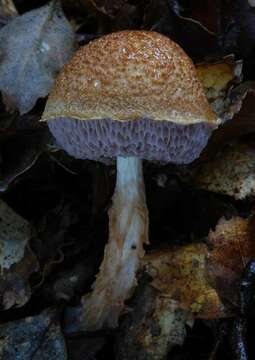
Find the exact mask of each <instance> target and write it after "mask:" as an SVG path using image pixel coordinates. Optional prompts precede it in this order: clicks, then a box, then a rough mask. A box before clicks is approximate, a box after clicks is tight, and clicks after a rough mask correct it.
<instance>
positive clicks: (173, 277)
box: [143, 244, 230, 319]
mask: <svg viewBox="0 0 255 360" xmlns="http://www.w3.org/2000/svg"><path fill="white" fill-rule="evenodd" d="M207 254H208V249H207V246H206V245H205V244H191V245H186V246H182V247H177V248H175V249H172V250H171V249H170V250H165V251H155V252H152V253H151V254H147V255H146V256H145V258H144V260H143V264H144V266H145V269H146V272H147V273H148V274H149V275H150V276H151V277H152V278H153V280H152V286H153V287H155V288H156V289H158V290H159V291H160V292H161V294H162V295H163V296H165V297H168V298H169V299H171V300H174V301H176V302H177V303H178V306H179V308H180V309H185V310H189V311H190V312H192V313H194V314H195V315H196V317H199V318H205V319H215V318H219V317H226V316H229V314H230V313H229V311H228V310H227V309H226V308H225V307H224V305H223V303H222V302H221V300H220V298H219V296H218V294H217V292H216V290H215V289H214V288H213V287H212V286H211V285H210V283H209V282H208V280H207V272H206V258H207Z"/></svg>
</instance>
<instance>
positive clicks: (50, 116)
mask: <svg viewBox="0 0 255 360" xmlns="http://www.w3.org/2000/svg"><path fill="white" fill-rule="evenodd" d="M42 119H43V120H47V121H48V126H49V129H50V131H51V132H52V133H53V135H54V136H55V138H56V140H57V142H58V143H59V144H60V146H61V147H62V148H63V149H65V150H66V151H67V152H68V153H69V154H71V155H72V156H74V157H75V158H79V159H91V160H96V161H102V162H105V163H109V162H113V161H114V160H115V159H116V166H117V176H116V177H117V178H116V187H115V191H114V195H113V197H112V206H111V209H110V210H109V241H108V244H107V245H106V247H105V252H104V259H103V262H102V264H101V267H100V271H99V274H98V275H97V278H96V280H95V282H94V284H93V291H92V292H91V293H89V294H87V295H85V296H84V297H83V300H82V301H83V309H84V310H83V321H84V328H85V329H86V330H95V329H99V328H102V327H115V326H117V324H118V317H119V315H120V314H121V312H122V311H123V308H124V301H125V300H126V299H127V298H129V297H130V296H131V294H132V291H133V289H134V287H135V285H136V272H137V270H138V267H139V262H140V259H141V258H142V256H143V255H144V250H143V244H144V243H148V210H147V207H146V199H145V190H144V180H143V171H142V160H143V159H146V160H151V161H157V162H161V163H166V162H171V163H175V164H182V163H186V164H187V163H190V162H192V161H193V160H194V159H196V158H197V157H198V156H199V154H200V152H201V151H202V149H203V148H204V147H205V145H206V143H207V140H208V138H209V137H210V134H211V132H212V131H213V130H214V129H215V128H216V127H217V126H218V124H219V120H218V119H217V117H216V115H215V114H214V112H213V111H212V109H211V107H210V105H209V104H208V102H207V99H206V97H205V94H204V91H203V87H202V85H201V83H200V82H199V80H198V78H197V76H196V70H195V67H194V65H193V63H192V61H191V60H190V59H189V57H188V56H187V55H186V54H185V52H184V51H183V50H182V49H181V48H180V47H179V46H178V45H177V44H176V43H174V42H173V41H171V40H170V39H169V38H167V37H165V36H163V35H161V34H158V33H156V32H151V31H139V30H137V31H133V30H132V31H121V32H116V33H112V34H108V35H105V36H102V37H101V38H99V39H96V40H94V41H91V42H90V43H89V44H88V45H85V46H84V47H82V48H81V49H80V50H79V51H78V52H77V53H76V54H75V55H74V57H73V58H72V59H71V61H70V62H69V63H68V64H67V65H65V67H64V69H63V71H62V72H61V73H60V74H59V76H58V77H57V80H56V82H55V86H54V88H53V90H52V92H51V94H50V96H49V99H48V101H47V104H46V108H45V111H44V113H43V116H42Z"/></svg>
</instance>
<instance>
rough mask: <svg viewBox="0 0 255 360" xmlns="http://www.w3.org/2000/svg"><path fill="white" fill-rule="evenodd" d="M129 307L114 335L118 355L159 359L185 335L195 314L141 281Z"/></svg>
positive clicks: (122, 359) (123, 359)
mask: <svg viewBox="0 0 255 360" xmlns="http://www.w3.org/2000/svg"><path fill="white" fill-rule="evenodd" d="M130 306H132V311H130V312H129V314H128V316H126V318H125V319H124V320H123V321H122V322H121V325H120V331H119V333H118V335H117V343H116V356H117V359H121V360H129V359H137V360H143V359H146V360H154V359H158V360H162V359H166V358H167V354H168V353H169V352H170V351H171V350H172V349H173V348H174V347H175V346H176V345H182V344H183V342H184V340H185V337H186V326H187V325H188V326H189V327H192V325H193V322H194V316H193V315H192V314H191V313H190V312H189V311H188V310H184V309H180V308H179V306H178V303H177V302H175V301H174V300H171V299H169V297H167V296H164V295H162V294H161V293H160V292H158V291H157V290H156V289H154V288H153V287H151V286H150V285H149V284H148V282H145V283H144V284H143V283H140V286H139V288H138V289H137V291H136V295H135V297H134V299H133V301H132V304H131V305H130Z"/></svg>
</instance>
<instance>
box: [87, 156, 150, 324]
mask: <svg viewBox="0 0 255 360" xmlns="http://www.w3.org/2000/svg"><path fill="white" fill-rule="evenodd" d="M144 243H148V210H147V206H146V199H145V190H144V181H143V169H142V160H140V159H139V158H136V157H126V158H124V157H120V156H119V157H117V179H116V187H115V191H114V194H113V197H112V207H111V208H110V210H109V242H108V244H107V245H106V247H105V250H104V259H103V262H102V264H101V266H100V271H99V274H98V275H97V278H96V281H95V282H94V284H93V286H92V288H93V292H92V293H90V294H88V295H85V296H84V297H83V309H84V313H83V320H84V325H85V329H86V330H96V329H100V328H102V327H116V326H117V325H118V318H119V315H120V314H121V312H122V310H123V308H124V301H125V300H126V299H128V298H129V297H130V296H131V294H132V290H133V289H134V287H135V286H136V272H137V270H138V267H139V263H140V259H141V258H142V257H143V255H144V250H143V244H144Z"/></svg>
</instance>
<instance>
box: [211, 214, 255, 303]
mask: <svg viewBox="0 0 255 360" xmlns="http://www.w3.org/2000/svg"><path fill="white" fill-rule="evenodd" d="M254 230H255V219H254V217H250V218H248V219H243V218H241V217H233V218H232V219H230V220H226V219H225V218H222V219H220V220H219V222H218V224H217V227H216V229H215V231H210V233H209V236H208V241H209V244H210V247H212V249H211V251H210V252H209V255H208V261H207V271H208V276H209V278H210V281H211V283H212V284H214V286H215V288H216V289H217V291H218V293H219V295H220V296H221V298H222V299H223V300H225V301H227V302H228V303H230V304H233V305H235V306H238V305H239V304H238V288H239V286H240V280H241V277H242V273H243V270H244V269H245V266H246V264H247V263H248V262H249V260H251V259H252V258H254V257H255V247H254Z"/></svg>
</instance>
